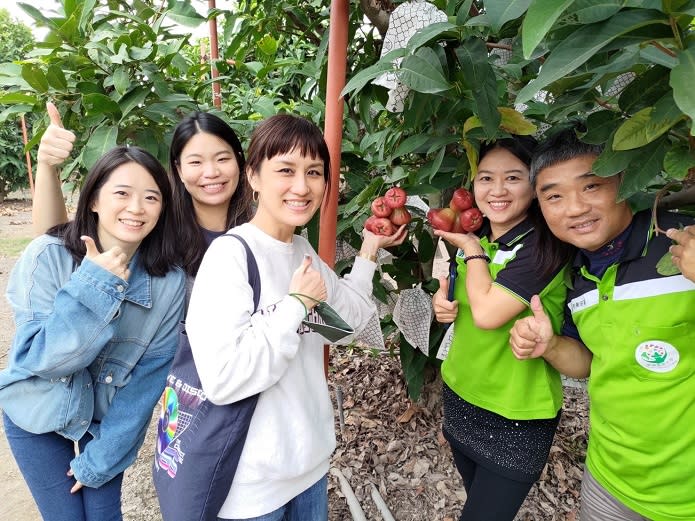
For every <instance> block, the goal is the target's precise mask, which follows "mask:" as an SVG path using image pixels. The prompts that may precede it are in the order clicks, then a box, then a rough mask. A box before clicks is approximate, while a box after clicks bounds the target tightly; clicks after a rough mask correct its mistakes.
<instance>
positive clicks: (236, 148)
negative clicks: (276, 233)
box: [169, 112, 252, 276]
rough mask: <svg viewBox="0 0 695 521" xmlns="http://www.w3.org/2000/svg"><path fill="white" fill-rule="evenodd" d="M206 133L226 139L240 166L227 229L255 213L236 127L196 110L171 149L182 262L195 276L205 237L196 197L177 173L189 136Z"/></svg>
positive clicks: (177, 131)
mask: <svg viewBox="0 0 695 521" xmlns="http://www.w3.org/2000/svg"><path fill="white" fill-rule="evenodd" d="M201 132H204V133H206V134H212V135H213V136H216V137H218V138H220V139H221V140H223V141H225V142H226V143H227V144H228V145H229V146H230V147H231V148H232V150H233V152H234V157H235V158H236V162H237V165H238V166H239V182H238V184H237V187H236V190H235V191H234V194H233V195H232V198H231V200H230V201H229V208H228V209H227V223H226V228H227V229H229V228H233V227H234V226H236V225H238V224H243V223H245V222H247V221H248V220H249V219H250V218H251V215H252V206H251V197H250V194H251V189H250V187H249V185H248V181H247V179H246V176H245V175H244V168H245V160H244V151H243V150H242V148H241V143H240V142H239V138H238V137H237V135H236V134H235V133H234V130H232V128H231V127H230V126H229V125H228V124H227V123H226V122H225V121H224V120H222V119H221V118H219V117H217V116H215V115H213V114H209V113H207V112H193V113H192V114H189V115H188V116H186V117H185V118H184V119H183V120H182V121H181V122H180V123H179V124H178V125H177V126H176V129H175V130H174V135H173V137H172V140H171V147H170V148H169V175H170V178H171V183H172V186H173V190H174V214H175V218H176V227H177V229H178V235H179V240H178V245H179V247H180V248H179V255H180V262H181V265H182V266H183V268H184V269H185V270H186V273H188V274H189V275H193V276H195V274H196V273H197V272H198V268H199V267H200V262H201V261H202V260H203V255H204V254H205V250H206V243H205V236H204V232H203V230H202V229H201V227H200V226H199V225H198V221H197V220H196V218H195V215H196V214H195V208H194V206H193V198H192V197H191V194H189V193H188V190H186V187H185V186H184V184H183V181H182V180H181V177H180V176H179V174H178V170H179V167H180V158H181V152H182V151H183V149H184V147H185V146H186V145H187V144H188V142H189V141H190V139H191V138H192V137H193V136H195V135H197V134H200V133H201Z"/></svg>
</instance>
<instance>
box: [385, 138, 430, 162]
mask: <svg viewBox="0 0 695 521" xmlns="http://www.w3.org/2000/svg"><path fill="white" fill-rule="evenodd" d="M428 140H429V136H427V135H426V134H415V135H414V136H409V137H407V138H405V139H404V140H403V142H402V143H401V144H400V145H398V148H397V149H396V151H395V152H394V153H393V156H392V157H401V156H405V155H407V154H410V153H412V152H415V151H416V150H418V149H420V148H421V147H423V146H424V145H425V143H427V141H428Z"/></svg>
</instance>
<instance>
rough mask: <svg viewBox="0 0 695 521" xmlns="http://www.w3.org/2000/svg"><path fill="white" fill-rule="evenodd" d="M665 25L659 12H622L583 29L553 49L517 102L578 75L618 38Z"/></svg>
mask: <svg viewBox="0 0 695 521" xmlns="http://www.w3.org/2000/svg"><path fill="white" fill-rule="evenodd" d="M665 23H668V20H667V19H666V18H665V17H664V15H663V14H661V13H659V12H657V11H651V10H631V11H624V12H622V11H621V12H619V13H617V14H616V15H614V16H613V17H611V18H610V19H608V20H606V21H604V22H601V23H599V24H591V25H583V26H581V27H580V28H579V29H577V30H576V31H575V32H573V33H571V34H569V35H568V36H567V37H566V38H565V39H564V40H563V41H562V42H560V44H559V45H558V46H557V47H556V48H555V49H553V51H552V52H551V53H550V55H549V56H548V58H547V60H546V61H545V63H544V64H543V67H542V68H541V70H540V72H539V74H538V76H537V77H536V78H535V79H534V80H532V81H531V82H530V83H528V84H527V85H526V86H525V87H524V88H523V89H521V90H520V91H519V94H518V95H517V97H516V102H517V103H523V102H525V101H528V100H530V99H531V98H532V97H533V96H534V94H536V93H537V92H538V91H540V90H541V89H543V88H545V87H546V86H548V85H549V84H551V83H552V82H554V81H555V80H558V79H560V78H562V77H564V76H567V75H568V74H570V73H571V72H573V71H575V70H576V69H577V68H578V67H579V66H580V65H582V64H584V63H585V62H586V61H587V60H589V58H592V57H593V56H595V55H596V54H597V53H598V52H599V51H600V50H601V48H602V47H604V46H605V45H607V44H608V43H610V42H611V41H613V40H614V39H615V38H617V37H618V36H620V35H623V34H626V33H629V32H630V31H634V30H635V29H638V28H640V27H644V26H647V25H652V24H665Z"/></svg>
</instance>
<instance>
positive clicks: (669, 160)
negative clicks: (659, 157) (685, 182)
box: [664, 146, 695, 179]
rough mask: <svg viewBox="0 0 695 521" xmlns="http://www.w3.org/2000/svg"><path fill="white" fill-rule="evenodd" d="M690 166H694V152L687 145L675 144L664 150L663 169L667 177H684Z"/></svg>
mask: <svg viewBox="0 0 695 521" xmlns="http://www.w3.org/2000/svg"><path fill="white" fill-rule="evenodd" d="M691 168H695V152H694V151H692V150H690V149H689V148H688V147H687V146H676V147H673V148H672V149H671V150H669V151H668V152H666V157H664V170H665V171H666V173H667V174H668V175H669V177H671V178H673V179H685V177H686V176H687V175H688V171H689V170H690V169H691Z"/></svg>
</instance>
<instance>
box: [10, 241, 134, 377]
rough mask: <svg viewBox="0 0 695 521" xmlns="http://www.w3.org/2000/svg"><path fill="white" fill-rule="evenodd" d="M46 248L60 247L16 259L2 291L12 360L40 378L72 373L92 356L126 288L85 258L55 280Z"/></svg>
mask: <svg viewBox="0 0 695 521" xmlns="http://www.w3.org/2000/svg"><path fill="white" fill-rule="evenodd" d="M52 248H62V246H59V245H52V246H48V247H46V248H43V249H42V250H41V251H40V252H39V253H38V254H37V255H36V256H31V255H28V256H27V257H24V258H22V259H21V260H20V261H19V262H18V264H17V266H16V268H15V270H14V271H13V273H12V278H11V280H10V283H9V285H8V292H7V297H8V300H9V301H10V304H11V305H12V308H13V310H14V313H15V322H16V332H15V336H14V340H13V346H12V352H11V358H12V364H13V366H14V367H15V368H16V370H18V371H23V372H25V373H26V374H27V375H36V376H40V377H42V378H58V377H62V376H66V375H69V374H72V373H74V372H75V371H78V370H80V369H83V368H85V367H87V366H88V365H89V364H90V363H91V362H92V361H93V360H94V359H95V358H96V357H97V355H98V354H99V353H100V351H101V349H102V348H103V347H104V346H105V345H106V343H107V342H108V341H109V340H110V339H111V337H112V336H113V326H112V325H111V321H112V319H113V317H114V316H115V315H116V313H117V312H118V310H119V309H120V306H121V303H122V302H123V299H124V297H125V292H126V287H127V282H125V281H124V280H122V279H120V278H119V277H117V276H115V275H113V274H112V273H110V272H109V271H107V270H105V269H103V268H101V267H100V266H98V265H97V264H95V263H93V262H92V261H90V260H89V259H84V260H83V262H82V264H81V265H80V266H79V267H78V268H77V269H76V270H75V271H74V272H73V273H72V275H71V276H70V277H69V279H68V280H67V282H65V281H64V280H61V274H60V270H59V269H56V262H58V261H57V259H56V258H55V257H54V256H52V255H51V251H50V250H51V249H52ZM63 277H64V276H63ZM78 317H79V320H78V319H77V318H78Z"/></svg>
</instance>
